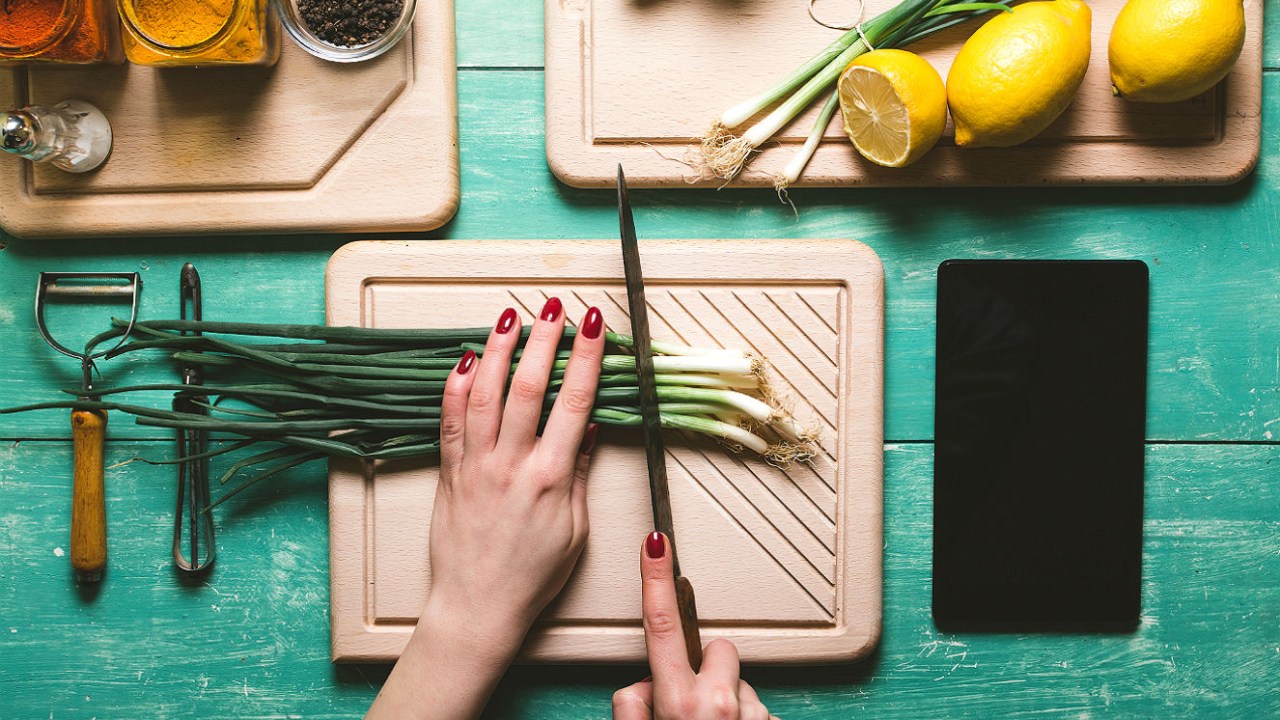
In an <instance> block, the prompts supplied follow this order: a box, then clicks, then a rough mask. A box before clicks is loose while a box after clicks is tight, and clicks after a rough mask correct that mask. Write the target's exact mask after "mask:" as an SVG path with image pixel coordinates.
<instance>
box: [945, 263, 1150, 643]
mask: <svg viewBox="0 0 1280 720" xmlns="http://www.w3.org/2000/svg"><path fill="white" fill-rule="evenodd" d="M1147 297H1148V293H1147V266H1146V265H1145V264H1144V263H1142V262H1139V261H985V260H982V261H976V260H948V261H947V262H944V263H943V264H942V265H941V266H940V267H939V268H938V337H937V408H936V415H935V426H934V436H935V442H936V446H935V466H934V537H933V612H934V617H935V619H936V621H937V622H938V624H939V626H940V627H943V628H947V627H953V628H957V629H960V628H964V627H966V626H968V627H975V628H990V629H993V630H1000V629H1009V630H1018V629H1031V630H1034V629H1038V628H1044V629H1055V628H1063V629H1070V628H1076V627H1080V628H1103V627H1114V628H1123V627H1127V626H1132V625H1134V624H1135V623H1136V621H1137V618H1138V612H1139V607H1140V591H1141V587H1140V583H1141V575H1142V573H1141V569H1142V562H1141V561H1142V488H1143V439H1144V437H1143V436H1144V428H1145V415H1146V364H1147Z"/></svg>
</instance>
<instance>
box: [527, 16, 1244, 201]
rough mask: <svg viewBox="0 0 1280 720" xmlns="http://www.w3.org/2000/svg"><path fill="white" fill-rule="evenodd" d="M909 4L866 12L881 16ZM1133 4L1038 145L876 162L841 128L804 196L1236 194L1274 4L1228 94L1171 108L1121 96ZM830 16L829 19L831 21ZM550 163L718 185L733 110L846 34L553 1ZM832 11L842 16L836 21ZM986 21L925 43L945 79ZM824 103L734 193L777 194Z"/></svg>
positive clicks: (1098, 38)
mask: <svg viewBox="0 0 1280 720" xmlns="http://www.w3.org/2000/svg"><path fill="white" fill-rule="evenodd" d="M896 4H897V0H867V3H866V17H868V18H869V17H874V16H875V15H877V14H879V13H881V12H883V11H885V10H888V9H889V8H891V7H893V6H894V5H896ZM1123 5H1124V1H1123V0H1098V1H1097V2H1092V3H1090V8H1091V9H1092V11H1093V42H1092V46H1093V55H1092V59H1091V62H1090V67H1089V71H1088V73H1087V74H1086V76H1085V79H1084V82H1083V84H1082V86H1081V89H1080V91H1079V93H1078V94H1077V95H1076V98H1075V101H1074V102H1073V103H1072V105H1071V107H1070V108H1069V109H1068V110H1067V112H1066V113H1064V114H1063V115H1062V117H1060V118H1059V119H1058V120H1057V121H1056V122H1055V123H1054V124H1053V125H1052V126H1051V127H1050V128H1049V129H1048V130H1046V131H1045V132H1044V133H1043V134H1042V135H1041V136H1039V137H1037V138H1035V139H1034V140H1033V141H1031V142H1030V143H1028V144H1026V145H1023V146H1019V147H1016V148H1007V149H980V150H973V149H960V148H957V147H955V145H954V142H953V140H952V132H951V130H950V129H948V130H947V131H946V133H945V134H944V138H943V140H942V141H941V142H940V143H939V146H938V147H937V148H935V149H934V150H933V151H932V152H930V153H929V155H928V156H926V157H925V158H924V159H923V160H921V161H920V162H918V163H916V164H915V165H912V166H911V167H910V168H904V169H887V168H881V167H879V166H876V165H874V164H872V163H870V162H867V161H865V160H863V159H862V158H861V157H860V156H858V154H857V153H856V152H855V151H854V150H853V147H852V145H851V144H850V143H849V141H848V140H847V139H846V138H845V137H844V133H843V130H842V129H841V126H840V124H839V123H833V124H832V125H831V126H830V127H829V128H828V129H827V133H826V135H825V140H824V142H823V144H822V145H820V146H819V148H818V151H817V153H816V154H815V155H814V157H813V160H812V161H810V163H809V166H808V168H807V169H806V170H805V173H804V174H803V175H802V176H801V178H800V181H799V185H800V186H811V187H824V186H828V187H829V186H941V185H946V186H956V185H976V186H1006V185H1007V186H1025V185H1078V184H1128V185H1133V184H1142V183H1162V184H1166V183H1172V184H1188V183H1193V184H1200V183H1207V184H1221V183H1231V182H1235V181H1237V180H1239V179H1240V178H1242V177H1244V175H1246V174H1247V173H1248V172H1249V171H1250V170H1252V168H1253V166H1254V164H1255V162H1256V160H1257V157H1258V151H1259V147H1260V132H1261V130H1260V128H1261V107H1262V101H1261V82H1262V37H1263V32H1262V7H1263V2H1262V0H1246V2H1245V13H1246V25H1247V29H1246V40H1245V50H1244V52H1243V53H1242V54H1241V57H1240V60H1239V61H1238V62H1237V63H1236V65H1235V68H1234V69H1233V70H1232V71H1231V74H1230V76H1229V77H1228V79H1227V81H1226V82H1225V83H1223V84H1222V85H1221V86H1219V87H1218V88H1217V89H1215V90H1214V91H1213V92H1210V93H1207V94H1205V95H1203V96H1201V97H1199V98H1196V99H1194V100H1190V101H1187V102H1184V103H1177V104H1172V105H1150V104H1141V103H1128V102H1125V101H1123V100H1120V99H1117V98H1114V97H1112V95H1111V80H1110V75H1109V70H1108V66H1107V39H1108V37H1109V35H1110V32H1111V25H1112V23H1113V21H1114V19H1115V15H1116V13H1118V12H1119V10H1120V8H1121V7H1123ZM819 10H820V11H822V12H826V11H827V9H826V8H820V9H819ZM545 12H546V33H547V34H546V68H547V113H546V118H547V120H546V126H547V161H548V163H549V164H550V166H551V168H552V170H553V172H555V174H556V176H557V177H559V178H560V179H561V180H563V181H564V182H566V183H568V184H570V185H573V186H575V187H605V186H607V185H608V177H609V176H610V172H612V170H610V169H611V168H614V167H615V166H616V165H617V164H618V163H623V165H624V166H625V167H626V168H627V177H628V180H629V181H631V182H632V184H633V185H635V186H637V187H686V186H700V187H719V186H721V185H723V184H724V181H723V180H721V179H719V178H714V177H710V176H707V175H706V174H705V173H701V172H700V171H699V169H698V154H697V144H696V142H691V138H697V137H699V136H701V135H702V134H703V133H704V132H705V131H706V130H707V128H708V127H709V126H710V125H711V122H712V121H713V120H714V119H715V118H717V117H718V116H719V114H720V113H721V112H723V111H724V110H726V109H727V108H729V107H731V106H733V105H735V104H737V103H738V102H740V101H743V100H745V99H747V98H748V97H750V96H751V95H753V94H755V93H757V92H761V91H763V90H765V89H766V88H767V87H768V86H769V85H770V84H771V83H773V82H775V81H776V80H778V79H780V77H781V76H782V75H783V74H785V73H786V72H788V71H789V70H790V69H791V68H794V67H796V66H798V65H800V64H801V63H802V62H804V61H805V60H807V59H808V58H809V57H811V56H812V55H814V54H815V53H817V52H818V51H819V50H820V49H821V48H823V47H825V46H826V45H827V44H828V43H829V42H831V41H832V40H834V39H835V38H836V37H838V36H839V35H840V32H839V31H835V30H830V29H828V28H824V27H822V26H820V25H818V24H817V23H815V22H813V21H812V20H811V19H810V18H809V16H808V14H807V13H806V12H805V10H804V6H803V3H801V4H795V3H765V4H752V5H750V6H746V5H733V4H723V3H706V2H700V0H673V1H672V2H664V3H617V2H598V1H593V0H580V1H579V2H563V0H546V5H545ZM831 12H836V11H835V10H831ZM977 22H978V21H974V22H971V23H967V24H965V25H963V26H960V27H956V28H953V29H951V30H947V31H944V32H941V33H939V34H937V35H935V36H931V37H929V38H927V39H926V40H923V41H921V42H919V43H916V44H915V45H913V46H912V48H911V49H912V50H914V51H916V52H919V53H920V54H922V55H923V56H924V57H926V58H927V59H928V60H930V62H931V63H932V64H933V65H934V67H935V68H936V69H937V70H938V72H939V73H940V74H941V75H942V76H943V77H944V78H945V77H946V74H947V71H948V70H949V69H950V67H951V60H952V59H953V58H954V57H955V53H956V52H957V51H958V50H959V48H960V46H961V45H962V44H963V42H964V39H965V38H967V37H968V35H969V34H971V33H972V32H973V30H974V29H975V28H976V27H977ZM820 104H821V103H816V104H815V106H814V107H813V108H810V109H809V111H807V112H806V113H805V114H803V115H801V116H800V117H799V118H798V119H797V120H796V121H794V122H792V123H791V124H790V125H789V126H788V127H787V128H784V129H783V131H782V132H781V133H779V135H777V136H776V138H775V139H776V140H777V143H773V144H769V145H766V146H764V148H763V150H762V152H761V153H760V154H758V155H757V156H755V158H754V159H753V160H752V161H751V162H750V163H749V164H748V166H747V170H746V171H744V172H743V173H742V174H741V175H739V176H738V178H737V179H736V180H735V181H734V182H733V183H732V184H733V185H735V186H746V187H770V188H771V187H773V183H774V178H775V177H776V176H777V175H778V174H779V173H781V172H782V171H783V168H784V167H785V165H786V164H787V162H788V161H789V160H790V158H791V157H792V156H793V154H794V152H795V151H796V150H797V148H798V147H799V145H800V144H802V143H803V142H804V140H805V138H806V137H807V135H808V133H809V130H810V128H812V127H813V123H814V120H815V118H816V116H817V112H818V108H817V105H820Z"/></svg>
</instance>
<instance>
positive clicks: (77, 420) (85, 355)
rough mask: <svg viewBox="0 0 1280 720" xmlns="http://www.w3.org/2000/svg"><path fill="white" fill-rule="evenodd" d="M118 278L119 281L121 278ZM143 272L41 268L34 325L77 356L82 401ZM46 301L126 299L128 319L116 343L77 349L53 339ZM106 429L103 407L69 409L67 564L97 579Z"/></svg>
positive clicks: (134, 315) (102, 564) (80, 575)
mask: <svg viewBox="0 0 1280 720" xmlns="http://www.w3.org/2000/svg"><path fill="white" fill-rule="evenodd" d="M122 281H123V282H122ZM141 293H142V277H141V276H139V275H138V273H136V272H132V273H94V272H63V273H52V272H42V273H40V277H39V278H38V280H37V286H36V310H35V311H36V329H37V330H39V332H40V337H42V338H44V341H45V342H46V343H48V344H49V347H51V348H53V349H54V350H57V351H58V352H60V353H62V354H63V355H66V356H68V357H73V358H76V359H77V360H79V361H80V372H81V381H80V387H81V391H82V393H83V394H82V395H81V397H80V399H81V400H89V399H90V398H89V397H88V392H89V391H90V390H92V389H93V373H94V370H95V368H96V365H95V363H94V361H96V360H99V359H101V358H102V357H104V356H105V355H107V354H108V353H110V352H111V351H112V350H115V349H116V348H118V347H120V346H121V345H123V344H124V343H125V342H126V341H127V340H128V339H129V333H130V332H132V331H133V324H134V323H135V322H136V321H137V319H138V297H139V295H141ZM50 300H72V301H109V300H115V301H119V300H128V301H129V303H130V305H131V308H130V310H129V324H128V326H127V327H126V328H125V331H124V333H123V334H122V335H121V336H120V342H118V343H116V345H115V346H113V347H110V348H107V349H106V350H102V351H99V352H96V353H92V354H90V352H89V351H88V350H87V349H86V350H84V351H80V352H77V351H75V350H72V349H70V348H68V347H67V346H65V345H63V344H62V343H60V342H58V340H57V339H55V338H54V337H53V335H52V334H51V333H50V332H49V327H48V325H47V324H46V322H45V310H46V308H47V305H48V302H49V301H50ZM106 430H107V413H106V411H104V410H73V411H72V412H71V438H72V443H73V448H74V450H73V455H74V475H73V478H72V484H71V567H72V568H74V569H75V573H76V577H77V579H79V580H81V581H84V582H97V581H98V580H101V579H102V572H103V570H104V569H106V566H107V515H106V499H105V494H104V488H103V463H102V457H103V439H104V437H105V436H106Z"/></svg>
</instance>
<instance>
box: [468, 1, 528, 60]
mask: <svg viewBox="0 0 1280 720" xmlns="http://www.w3.org/2000/svg"><path fill="white" fill-rule="evenodd" d="M457 12H458V20H457V23H458V27H457V36H458V67H459V68H467V69H470V68H484V69H494V68H529V69H539V70H541V69H542V4H541V3H537V2H514V3H513V2H508V1H507V0H467V2H463V3H457Z"/></svg>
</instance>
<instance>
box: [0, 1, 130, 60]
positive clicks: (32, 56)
mask: <svg viewBox="0 0 1280 720" xmlns="http://www.w3.org/2000/svg"><path fill="white" fill-rule="evenodd" d="M118 27H119V23H118V21H117V20H116V10H115V4H114V2H113V1H112V0H0V64H3V63H12V62H54V63H96V62H120V61H121V60H122V59H123V56H122V55H121V52H120V36H119V30H118Z"/></svg>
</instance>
